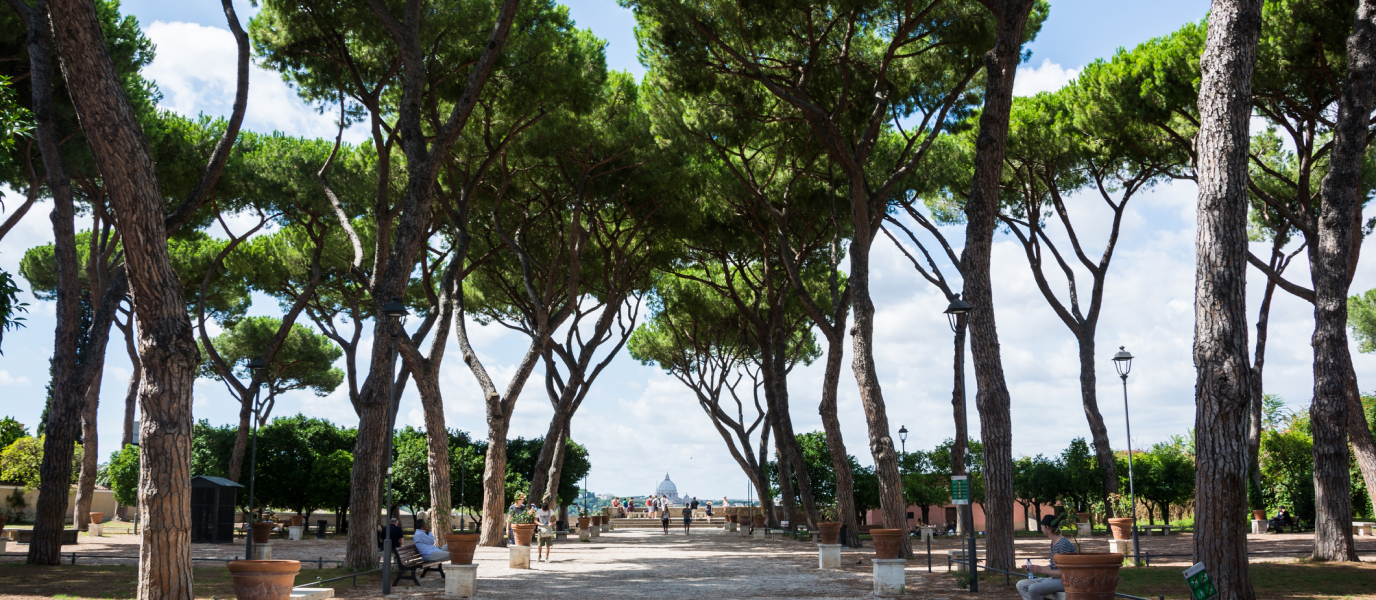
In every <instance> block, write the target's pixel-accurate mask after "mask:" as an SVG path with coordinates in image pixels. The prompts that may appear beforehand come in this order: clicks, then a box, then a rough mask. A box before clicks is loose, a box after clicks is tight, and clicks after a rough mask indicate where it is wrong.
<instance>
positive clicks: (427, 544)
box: [411, 521, 449, 563]
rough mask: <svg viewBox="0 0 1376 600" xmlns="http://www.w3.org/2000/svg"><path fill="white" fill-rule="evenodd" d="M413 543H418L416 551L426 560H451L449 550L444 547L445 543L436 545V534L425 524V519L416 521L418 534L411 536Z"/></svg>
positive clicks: (430, 561) (429, 561)
mask: <svg viewBox="0 0 1376 600" xmlns="http://www.w3.org/2000/svg"><path fill="white" fill-rule="evenodd" d="M411 543H413V544H415V545H416V551H417V552H419V553H420V557H421V558H423V559H425V562H428V563H432V562H444V561H446V560H449V551H448V550H446V549H444V545H443V544H441V545H439V546H436V545H435V536H433V535H430V528H429V527H428V526H426V525H425V521H416V534H415V535H413V536H411Z"/></svg>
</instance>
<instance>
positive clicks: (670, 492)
mask: <svg viewBox="0 0 1376 600" xmlns="http://www.w3.org/2000/svg"><path fill="white" fill-rule="evenodd" d="M655 495H657V496H658V495H663V496H665V497H666V498H668V499H670V500H678V486H676V485H674V482H672V481H670V480H669V474H668V473H665V474H664V481H661V482H659V487H657V488H655Z"/></svg>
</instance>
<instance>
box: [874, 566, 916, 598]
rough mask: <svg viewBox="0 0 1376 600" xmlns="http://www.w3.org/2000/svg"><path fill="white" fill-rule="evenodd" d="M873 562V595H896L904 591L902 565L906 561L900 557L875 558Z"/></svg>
mask: <svg viewBox="0 0 1376 600" xmlns="http://www.w3.org/2000/svg"><path fill="white" fill-rule="evenodd" d="M870 562H871V563H874V595H876V596H898V595H901V594H903V593H904V590H903V585H904V583H905V581H904V577H903V567H904V566H906V565H907V564H908V561H906V560H903V559H901V558H876V559H874V560H871V561H870Z"/></svg>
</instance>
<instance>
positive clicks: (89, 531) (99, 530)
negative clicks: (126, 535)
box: [86, 523, 105, 537]
mask: <svg viewBox="0 0 1376 600" xmlns="http://www.w3.org/2000/svg"><path fill="white" fill-rule="evenodd" d="M86 535H91V536H95V537H100V536H103V535H105V524H104V523H91V524H90V525H87V526H86Z"/></svg>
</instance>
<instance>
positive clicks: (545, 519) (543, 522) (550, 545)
mask: <svg viewBox="0 0 1376 600" xmlns="http://www.w3.org/2000/svg"><path fill="white" fill-rule="evenodd" d="M550 504H551V505H553V501H551V502H550ZM555 514H556V513H555V512H554V510H553V507H552V506H541V507H540V509H539V510H537V511H535V533H536V535H537V536H539V545H538V546H536V548H535V560H536V562H549V553H550V551H552V550H554V520H555ZM541 551H543V552H544V558H541V557H540V552H541Z"/></svg>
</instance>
